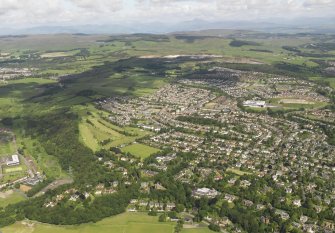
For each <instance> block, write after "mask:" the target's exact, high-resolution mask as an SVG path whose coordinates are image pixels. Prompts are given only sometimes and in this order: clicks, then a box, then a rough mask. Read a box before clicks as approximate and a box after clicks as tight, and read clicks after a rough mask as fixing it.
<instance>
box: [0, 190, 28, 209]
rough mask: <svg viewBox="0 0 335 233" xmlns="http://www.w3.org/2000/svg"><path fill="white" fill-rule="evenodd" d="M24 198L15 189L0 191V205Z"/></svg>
mask: <svg viewBox="0 0 335 233" xmlns="http://www.w3.org/2000/svg"><path fill="white" fill-rule="evenodd" d="M25 199H26V198H25V197H24V195H23V194H22V193H19V192H16V191H12V190H10V191H7V192H0V207H6V206H7V205H9V204H14V203H18V202H20V201H23V200H25Z"/></svg>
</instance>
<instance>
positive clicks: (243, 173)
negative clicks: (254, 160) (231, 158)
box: [226, 168, 252, 176]
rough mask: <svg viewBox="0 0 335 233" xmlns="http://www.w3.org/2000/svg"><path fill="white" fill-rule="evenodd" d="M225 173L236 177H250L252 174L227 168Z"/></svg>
mask: <svg viewBox="0 0 335 233" xmlns="http://www.w3.org/2000/svg"><path fill="white" fill-rule="evenodd" d="M226 171H227V172H232V173H234V174H236V175H238V176H243V175H251V174H252V173H250V172H244V171H241V170H239V169H236V168H228V169H227V170H226Z"/></svg>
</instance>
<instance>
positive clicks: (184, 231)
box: [181, 228, 213, 233]
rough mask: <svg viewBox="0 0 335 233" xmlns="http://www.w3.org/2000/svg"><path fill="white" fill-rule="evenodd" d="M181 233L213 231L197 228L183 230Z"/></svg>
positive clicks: (210, 232)
mask: <svg viewBox="0 0 335 233" xmlns="http://www.w3.org/2000/svg"><path fill="white" fill-rule="evenodd" d="M181 233H213V231H211V230H209V229H208V228H199V229H183V230H182V231H181Z"/></svg>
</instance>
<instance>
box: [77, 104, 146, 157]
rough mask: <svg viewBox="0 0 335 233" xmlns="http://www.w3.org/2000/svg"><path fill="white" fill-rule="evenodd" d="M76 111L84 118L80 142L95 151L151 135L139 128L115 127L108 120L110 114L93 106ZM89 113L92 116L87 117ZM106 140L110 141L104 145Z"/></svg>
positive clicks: (80, 125)
mask: <svg viewBox="0 0 335 233" xmlns="http://www.w3.org/2000/svg"><path fill="white" fill-rule="evenodd" d="M76 111H79V112H80V114H81V116H82V121H81V122H80V124H79V132H80V140H81V141H82V142H83V143H84V144H85V145H86V146H88V147H89V148H91V149H92V150H93V151H97V150H99V149H101V148H105V149H108V148H110V147H117V146H120V145H123V144H129V143H132V142H134V141H135V140H136V139H139V138H142V137H144V136H147V135H149V134H150V132H148V131H145V130H142V129H139V128H133V127H119V126H117V125H114V124H112V123H111V122H109V121H108V120H106V117H108V113H106V112H104V111H98V110H97V109H95V108H94V107H93V106H88V107H84V108H82V109H81V110H78V108H77V110H76ZM88 111H89V112H90V115H87V112H88ZM106 140H108V141H107V142H106V143H102V142H103V141H106Z"/></svg>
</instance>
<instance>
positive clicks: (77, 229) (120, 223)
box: [2, 213, 192, 233]
mask: <svg viewBox="0 0 335 233" xmlns="http://www.w3.org/2000/svg"><path fill="white" fill-rule="evenodd" d="M173 230H174V223H159V222H158V217H151V216H148V215H147V214H146V213H124V214H121V215H118V216H115V217H110V218H106V219H104V220H102V221H100V222H97V223H90V224H83V225H79V226H53V225H48V224H42V223H36V222H26V221H24V222H17V223H16V224H14V225H11V226H9V227H6V228H4V229H2V232H3V233H23V232H29V233H95V232H108V233H142V232H143V233H147V232H153V233H154V232H157V233H172V232H173ZM187 232H190V231H187ZM191 232H192V231H191Z"/></svg>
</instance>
